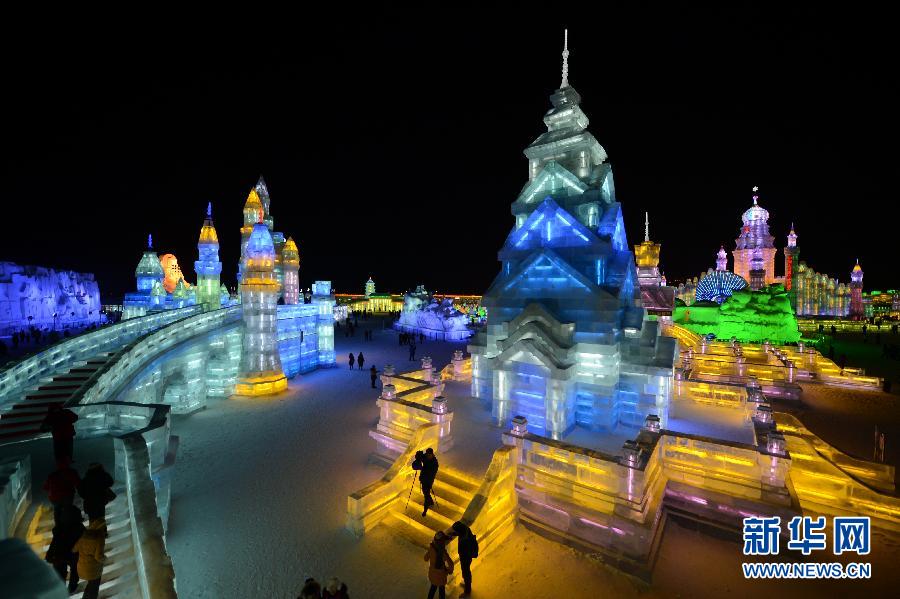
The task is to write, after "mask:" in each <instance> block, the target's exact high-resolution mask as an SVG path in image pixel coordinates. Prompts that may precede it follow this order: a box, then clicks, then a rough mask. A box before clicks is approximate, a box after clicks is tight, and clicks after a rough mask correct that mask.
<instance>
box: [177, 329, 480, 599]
mask: <svg viewBox="0 0 900 599" xmlns="http://www.w3.org/2000/svg"><path fill="white" fill-rule="evenodd" d="M360 325H361V327H362V323H360ZM375 338H376V340H375V341H371V342H364V341H362V332H361V331H358V332H357V335H356V337H354V338H351V339H347V338H345V337H343V335H342V334H340V333H338V336H337V337H336V346H337V352H338V363H339V366H340V367H339V368H336V369H332V370H321V371H316V372H314V373H310V374H308V375H302V376H299V377H297V378H295V379H294V380H293V381H291V385H290V389H289V391H288V392H287V393H285V394H283V395H281V396H278V397H275V398H266V399H241V400H230V401H223V402H220V403H217V404H214V405H213V406H212V407H210V408H208V409H206V410H203V411H201V412H199V413H197V414H194V415H192V416H188V417H184V418H176V419H175V423H174V426H173V433H174V434H177V435H179V436H180V437H181V446H180V449H179V456H178V461H177V464H176V468H175V479H174V483H173V487H172V488H173V491H172V511H171V518H170V522H169V532H168V535H167V544H168V548H169V551H170V553H171V554H172V557H173V561H174V563H175V568H176V577H177V584H178V591H179V594H180V595H181V596H183V597H191V598H193V597H216V598H226V597H273V598H277V597H291V598H293V597H296V596H297V594H298V593H299V591H300V588H301V587H302V585H303V581H304V580H305V579H306V578H307V577H308V576H314V577H316V578H317V579H319V580H322V579H323V578H328V577H330V576H338V577H340V578H341V579H345V580H346V581H347V582H348V585H349V587H350V590H351V594H352V595H353V596H354V597H416V596H418V595H419V594H422V589H423V588H425V589H426V590H427V585H426V583H425V574H424V572H425V570H424V564H423V562H422V555H421V552H420V551H419V550H418V549H416V548H414V547H413V546H412V545H410V544H408V543H406V542H405V541H403V540H402V539H397V538H394V537H393V536H391V534H390V533H389V532H388V531H386V530H381V529H376V530H375V531H373V532H372V533H370V534H368V535H366V536H365V537H364V538H363V539H361V540H359V539H356V538H355V537H353V535H351V534H350V533H349V532H347V531H346V530H345V529H344V523H345V519H346V513H347V496H348V495H349V494H350V493H352V492H353V491H356V490H358V489H359V488H361V487H363V486H365V485H366V484H368V483H370V482H372V481H373V480H375V479H376V478H378V477H379V476H380V475H381V474H382V473H383V471H382V470H380V469H377V468H375V467H372V466H367V460H368V456H369V454H370V453H371V451H372V450H373V449H374V441H372V439H370V438H369V436H368V431H369V430H370V429H371V427H372V426H373V425H374V423H375V421H376V420H377V417H378V409H377V407H376V405H375V399H376V397H377V391H375V390H373V389H372V388H371V386H370V381H369V374H368V372H367V370H368V368H369V366H371V365H372V364H375V365H376V367H377V368H378V369H379V370H380V369H381V368H382V367H383V366H384V364H385V362H386V361H390V362H392V363H393V364H394V365H395V366H396V368H397V371H398V372H403V371H404V370H406V369H407V367H410V368H411V367H413V366H418V361H416V362H409V361H408V360H407V356H408V353H407V349H406V348H405V347H401V346H399V345H398V344H397V338H396V334H395V333H392V332H389V331H385V332H376V337H375ZM459 347H463V344H449V343H436V342H426V343H425V344H424V345H420V346H419V351H418V352H417V358H418V357H421V356H422V355H425V354H427V355H431V356H432V358H433V359H434V364H435V365H436V366H438V367H442V366H443V365H444V364H446V363H447V362H449V360H450V356H451V355H452V352H453V350H454V349H456V348H459ZM351 348H352V349H353V351H354V353H358V352H359V351H362V352H363V353H364V355H365V356H366V363H365V369H364V370H363V371H359V370H354V371H352V372H351V371H349V370H348V368H347V356H346V354H347V353H348V352H349V351H350V349H351Z"/></svg>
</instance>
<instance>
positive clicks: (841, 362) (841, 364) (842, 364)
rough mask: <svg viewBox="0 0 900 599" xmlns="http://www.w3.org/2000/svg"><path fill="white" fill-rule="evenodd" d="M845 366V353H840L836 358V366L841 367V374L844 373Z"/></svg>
mask: <svg viewBox="0 0 900 599" xmlns="http://www.w3.org/2000/svg"><path fill="white" fill-rule="evenodd" d="M845 366H847V354H841V357H840V358H838V368H840V369H841V374H844V367H845Z"/></svg>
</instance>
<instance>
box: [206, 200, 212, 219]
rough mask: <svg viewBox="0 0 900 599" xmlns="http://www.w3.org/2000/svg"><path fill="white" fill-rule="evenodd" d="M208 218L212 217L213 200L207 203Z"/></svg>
mask: <svg viewBox="0 0 900 599" xmlns="http://www.w3.org/2000/svg"><path fill="white" fill-rule="evenodd" d="M206 218H212V202H209V203H208V204H207V205H206Z"/></svg>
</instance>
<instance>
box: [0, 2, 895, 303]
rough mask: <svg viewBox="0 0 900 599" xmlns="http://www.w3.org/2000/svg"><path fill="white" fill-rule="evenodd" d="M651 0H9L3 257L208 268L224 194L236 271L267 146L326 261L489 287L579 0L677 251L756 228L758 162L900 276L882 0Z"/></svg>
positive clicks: (675, 259)
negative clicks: (145, 8) (207, 244)
mask: <svg viewBox="0 0 900 599" xmlns="http://www.w3.org/2000/svg"><path fill="white" fill-rule="evenodd" d="M630 5H631V6H632V7H631V8H629V9H628V10H627V11H624V10H621V9H614V8H612V7H609V6H605V5H604V7H603V8H604V9H603V11H602V12H597V13H595V14H589V13H587V12H585V11H584V9H583V8H580V7H578V6H576V5H571V6H570V8H569V9H566V10H562V9H560V12H566V13H571V14H566V15H565V18H562V17H561V18H558V19H554V18H548V16H547V15H548V14H551V11H550V10H549V8H548V6H547V5H541V6H542V7H543V8H540V9H539V8H534V9H533V10H530V11H529V10H528V9H525V8H522V7H519V8H515V9H513V8H510V9H509V11H508V13H509V14H491V15H486V14H484V13H483V12H481V11H478V10H476V9H474V8H461V9H460V10H459V12H458V13H454V12H450V11H449V10H447V11H445V12H443V13H440V14H434V13H427V12H424V11H423V12H413V13H403V12H401V11H400V10H394V11H389V12H371V13H367V14H362V13H359V12H355V11H354V10H353V9H351V8H349V5H347V6H343V5H342V6H341V7H338V9H339V10H338V11H337V12H335V13H334V14H331V15H315V16H313V15H311V14H308V15H299V16H298V15H293V16H287V15H274V14H251V13H246V14H239V15H231V22H228V23H227V24H226V23H224V22H221V23H220V22H214V21H213V20H212V18H211V17H208V16H207V17H204V19H198V20H194V19H186V18H184V19H183V18H181V16H177V18H176V16H175V15H142V16H134V15H130V16H127V17H126V16H125V15H105V16H104V20H101V19H99V18H98V19H95V20H92V21H89V22H85V23H81V22H79V23H75V22H73V21H66V20H65V19H61V20H60V21H59V22H58V23H48V22H46V21H44V20H43V19H41V20H38V19H36V18H35V17H30V18H23V19H21V20H19V21H18V22H15V21H8V24H9V28H10V29H11V30H12V31H10V33H9V35H7V36H6V37H5V38H4V40H3V41H2V42H0V43H2V45H3V48H2V49H3V56H4V58H3V62H4V73H3V78H4V86H3V87H4V94H3V95H4V104H5V105H6V107H5V108H3V113H4V116H3V119H2V127H3V129H2V138H3V140H4V143H3V146H4V160H3V170H4V174H3V185H2V191H0V194H2V202H3V208H4V213H5V216H4V224H5V227H4V234H3V235H2V236H0V259H2V260H13V261H17V262H20V263H31V264H43V265H52V266H58V267H65V268H73V269H77V270H84V271H92V272H94V273H96V274H97V277H98V278H99V280H100V283H101V289H102V291H103V293H104V295H105V296H106V295H108V296H110V297H107V298H105V299H107V300H112V299H113V297H115V296H118V295H120V294H121V293H122V292H123V291H125V290H126V289H131V288H132V287H133V285H134V279H133V270H134V267H135V265H136V264H137V261H138V259H139V257H140V254H141V251H142V249H143V245H144V240H145V239H146V235H147V233H148V232H152V233H153V236H154V239H155V240H156V247H157V249H158V250H159V251H160V252H161V253H162V252H173V253H175V254H176V255H177V256H178V257H179V260H180V263H181V265H182V268H183V270H184V271H185V273H186V275H187V278H188V279H189V280H194V278H195V275H194V273H193V261H194V260H195V259H196V242H197V236H198V232H199V227H200V225H201V223H202V219H203V213H204V210H205V207H206V203H207V202H208V201H212V202H213V207H214V215H215V221H216V226H217V228H218V232H219V238H220V241H221V243H222V248H221V251H220V256H221V259H222V262H223V264H224V272H223V280H225V281H226V283H228V284H229V285H230V284H232V283H233V280H234V272H235V268H236V261H237V257H238V252H239V232H238V229H239V227H240V219H241V207H242V205H243V202H244V200H245V198H246V195H247V192H248V191H249V189H250V187H251V186H252V185H253V184H254V183H255V181H256V179H257V177H258V176H259V174H261V173H262V174H264V175H265V177H266V180H267V181H268V183H269V189H270V192H271V195H272V210H273V214H274V216H275V222H276V228H277V229H278V230H281V231H284V232H285V233H288V234H290V235H292V236H293V237H294V239H295V240H296V241H297V242H298V245H299V246H300V251H301V272H300V276H301V283H302V284H303V285H304V286H307V285H308V284H309V283H310V282H311V281H312V280H315V279H331V280H332V281H334V284H335V288H336V289H337V290H338V291H345V292H360V291H362V286H363V283H364V281H365V280H366V278H367V277H368V276H369V275H372V276H373V277H374V278H375V281H376V283H377V285H378V288H379V290H391V291H402V290H404V289H407V288H410V287H412V286H414V285H416V284H418V283H424V284H425V285H426V286H427V287H428V288H429V289H436V290H438V291H456V292H474V293H481V292H482V291H483V290H484V289H485V288H486V287H487V286H488V285H489V283H490V281H491V280H492V279H493V277H494V275H495V274H496V272H497V271H498V269H499V265H498V263H497V261H496V252H497V250H498V249H499V248H500V246H501V244H502V242H503V240H504V239H505V237H506V235H507V233H508V232H509V229H510V227H511V226H512V224H513V219H512V217H511V215H510V213H509V205H510V204H511V203H512V202H513V200H515V198H516V195H517V194H518V192H519V190H520V188H521V187H522V185H523V184H524V183H525V181H526V177H527V163H526V160H525V158H524V156H523V155H522V150H523V149H524V148H525V146H527V145H528V144H529V143H530V142H531V141H532V140H533V139H534V138H535V137H536V136H537V135H539V134H540V133H541V132H542V131H543V130H544V127H543V124H542V122H541V118H542V115H543V113H544V111H545V110H546V109H547V108H548V107H549V99H548V96H549V94H550V93H551V92H552V91H553V90H554V89H555V87H556V86H558V85H559V79H560V51H561V43H562V28H563V26H568V27H569V37H570V50H571V57H570V81H571V83H572V85H573V86H574V87H575V88H576V89H577V90H578V91H579V92H580V93H581V95H582V97H583V104H582V107H583V109H584V110H585V112H586V113H587V115H588V116H589V117H590V119H591V125H590V131H592V132H593V134H594V136H595V137H596V138H597V139H598V140H599V141H600V143H601V144H602V145H603V146H604V147H605V149H606V151H607V153H608V154H609V157H610V161H611V163H612V165H613V171H614V174H615V182H616V189H617V196H618V200H619V201H620V202H621V203H622V206H623V209H624V213H625V219H626V225H627V230H628V237H629V242H631V243H634V242H636V241H640V240H641V238H642V235H643V231H642V229H643V213H644V211H645V210H649V211H650V223H651V224H650V229H651V236H652V238H653V239H654V240H655V241H659V242H662V244H663V247H662V267H663V270H664V271H665V272H666V274H667V275H668V277H669V278H670V279H678V278H683V277H685V276H693V275H696V274H697V273H699V272H700V271H701V270H705V269H706V268H708V267H710V266H713V265H714V259H715V252H716V251H717V250H718V248H719V244H720V243H725V244H726V248H728V249H729V250H730V249H731V248H733V246H734V238H735V237H736V235H737V233H738V229H739V226H740V214H741V213H742V212H743V211H744V210H745V209H746V208H747V207H749V205H750V203H751V199H750V196H751V193H750V189H751V187H752V186H753V185H759V186H760V188H761V192H760V193H761V201H760V203H761V204H762V205H763V206H764V207H765V208H767V209H768V210H769V211H770V213H771V219H770V224H771V227H772V233H773V234H774V235H776V243H777V247H779V248H781V247H782V246H783V245H784V243H785V239H784V236H785V235H786V233H787V229H788V227H789V225H790V222H791V221H792V220H793V221H794V222H795V224H796V228H797V233H798V234H799V236H800V237H799V245H800V248H801V257H802V258H803V259H805V260H807V261H808V263H810V264H811V265H812V266H813V267H814V268H815V269H816V270H818V271H820V272H828V273H831V274H833V275H834V274H836V275H838V276H839V277H840V278H841V279H843V280H846V279H847V278H848V274H847V273H848V272H849V270H850V268H851V267H852V265H853V263H854V259H855V258H856V257H859V259H860V261H861V263H862V266H863V268H864V270H865V271H866V287H867V288H870V289H871V288H873V287H878V286H881V287H885V286H890V285H896V284H897V282H898V281H897V279H896V272H897V269H896V265H895V256H896V250H895V248H896V247H897V242H896V233H895V232H894V230H895V228H896V225H895V223H896V221H897V216H898V214H897V212H898V209H897V207H896V206H897V203H896V200H895V199H894V195H895V188H896V184H894V182H893V181H888V175H889V173H893V172H894V171H895V170H896V166H895V164H896V150H895V147H896V143H897V142H896V139H897V135H896V133H897V127H896V116H895V114H896V94H895V90H894V83H893V81H894V80H895V72H896V69H895V66H894V65H892V64H891V63H890V62H889V56H890V54H891V52H890V50H893V49H892V48H891V49H889V41H890V40H891V39H893V34H892V33H891V32H890V31H888V30H887V29H886V28H887V27H888V26H889V23H888V19H887V17H886V16H885V15H878V14H861V13H859V12H856V13H854V16H852V17H848V16H847V15H845V14H835V13H832V12H827V11H825V10H822V11H821V12H803V11H799V10H798V11H790V12H786V11H785V12H774V13H773V12H765V11H762V10H759V9H749V8H738V9H731V10H729V12H727V13H726V12H715V13H711V12H709V11H708V10H700V9H686V8H668V9H666V10H665V11H660V10H659V9H656V8H651V7H650V6H649V5H643V4H638V5H637V6H636V7H635V6H634V3H630ZM448 6H449V5H448ZM562 6H563V5H560V7H562ZM566 6H569V5H566ZM598 6H599V5H598ZM523 15H525V16H526V19H525V20H520V19H513V16H519V17H521V16H523ZM528 15H530V16H528ZM82 16H84V15H82ZM110 16H112V17H115V18H117V19H118V24H115V22H113V23H110V22H109V21H107V20H105V19H107V18H109V17H110ZM13 23H16V26H13ZM781 260H782V256H781V252H779V254H778V258H777V263H778V268H779V270H780V268H781V264H782V262H781Z"/></svg>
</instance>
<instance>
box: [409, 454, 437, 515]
mask: <svg viewBox="0 0 900 599" xmlns="http://www.w3.org/2000/svg"><path fill="white" fill-rule="evenodd" d="M412 469H413V470H417V471H418V472H419V482H420V483H421V484H422V495H424V496H425V502H424V505H425V509H424V510H423V511H422V517H423V518H424V517H425V514H427V513H428V508H430V507H431V506H433V505H434V499H432V498H431V487H432V486H433V485H434V479H435V477H437V471H438V461H437V457H436V456H435V455H434V450H433V449H431V448H430V447H429V448H428V449H426V450H425V451H417V452H416V459H415V460H413V463H412ZM413 484H415V482H413Z"/></svg>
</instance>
